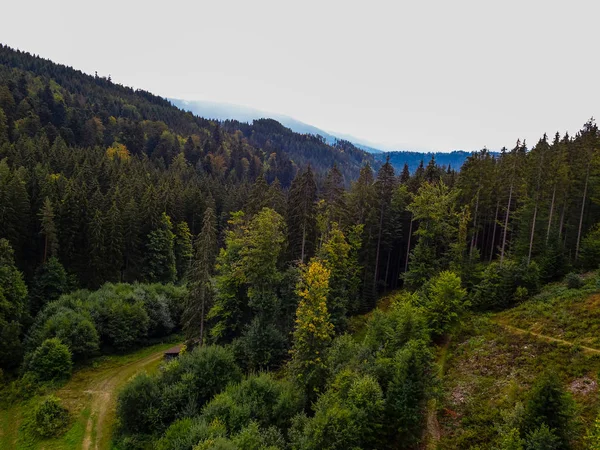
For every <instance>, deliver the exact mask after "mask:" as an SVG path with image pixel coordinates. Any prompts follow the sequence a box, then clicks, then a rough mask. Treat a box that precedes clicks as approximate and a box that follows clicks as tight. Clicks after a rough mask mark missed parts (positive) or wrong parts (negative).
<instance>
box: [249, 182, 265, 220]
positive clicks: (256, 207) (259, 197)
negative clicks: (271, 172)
mask: <svg viewBox="0 0 600 450" xmlns="http://www.w3.org/2000/svg"><path fill="white" fill-rule="evenodd" d="M268 203H269V185H268V184H267V180H265V177H264V175H263V174H260V175H259V176H258V177H257V178H256V181H255V182H254V184H253V185H252V188H251V189H250V194H249V195H248V204H247V206H246V211H247V212H248V215H250V216H253V215H254V214H256V213H258V212H259V211H260V210H261V209H263V208H265V207H267V206H269V204H268Z"/></svg>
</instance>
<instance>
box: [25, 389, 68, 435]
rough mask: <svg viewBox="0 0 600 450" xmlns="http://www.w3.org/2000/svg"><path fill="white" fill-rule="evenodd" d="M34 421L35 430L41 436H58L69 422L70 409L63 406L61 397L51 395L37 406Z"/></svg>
mask: <svg viewBox="0 0 600 450" xmlns="http://www.w3.org/2000/svg"><path fill="white" fill-rule="evenodd" d="M33 421H34V422H33V423H34V429H35V432H36V434H38V435H39V436H41V437H44V438H48V437H52V436H57V435H58V434H59V433H60V432H61V431H63V430H64V429H65V428H66V426H67V424H68V423H69V411H68V410H67V408H65V407H64V406H62V404H61V403H60V399H58V398H56V397H53V396H50V397H47V398H46V399H44V400H43V401H42V403H40V404H39V405H38V406H37V407H36V408H35V411H34V412H33Z"/></svg>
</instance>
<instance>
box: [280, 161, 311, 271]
mask: <svg viewBox="0 0 600 450" xmlns="http://www.w3.org/2000/svg"><path fill="white" fill-rule="evenodd" d="M316 199H317V185H316V183H315V179H314V176H313V172H312V170H311V168H310V167H308V168H307V169H306V170H305V171H304V172H302V173H299V174H298V175H297V176H296V178H294V181H293V182H292V186H291V188H290V195H289V199H288V214H287V224H288V241H289V245H290V252H291V253H290V254H291V259H293V260H294V259H296V260H298V261H300V262H304V261H305V260H306V259H308V258H310V257H311V256H312V255H313V254H314V250H315V244H316V242H315V241H316V227H317V223H316V203H315V202H316Z"/></svg>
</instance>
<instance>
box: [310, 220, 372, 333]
mask: <svg viewBox="0 0 600 450" xmlns="http://www.w3.org/2000/svg"><path fill="white" fill-rule="evenodd" d="M361 231H362V225H357V226H356V227H353V229H351V231H350V237H349V239H347V238H346V236H344V233H343V232H342V230H341V229H340V228H339V226H338V224H337V223H336V222H333V223H332V224H331V230H330V232H329V235H328V237H327V239H326V241H325V242H324V243H323V246H322V247H321V249H320V251H319V257H320V259H321V260H322V264H323V265H324V266H325V267H326V268H327V269H328V270H329V272H330V277H329V294H328V297H327V309H328V310H329V312H330V314H331V322H332V324H333V325H334V327H335V329H336V331H343V330H344V329H345V327H346V314H347V313H348V312H349V310H351V309H354V310H355V309H356V303H357V300H358V299H357V295H358V281H359V280H360V274H359V270H360V268H359V266H358V260H357V258H358V250H359V249H360V244H361V242H360V238H359V237H360V233H361Z"/></svg>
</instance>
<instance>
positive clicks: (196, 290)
mask: <svg viewBox="0 0 600 450" xmlns="http://www.w3.org/2000/svg"><path fill="white" fill-rule="evenodd" d="M216 256H217V230H216V217H215V213H214V211H213V209H212V208H210V207H209V208H207V209H206V211H205V212H204V219H203V221H202V231H201V232H200V234H199V235H198V236H197V237H196V239H195V241H194V258H193V261H192V265H191V269H190V274H189V278H188V287H189V293H188V297H187V299H186V303H185V309H184V312H183V318H182V321H183V331H184V333H185V336H186V339H187V340H188V341H190V340H193V339H199V342H200V345H203V344H204V323H205V317H206V313H207V312H208V310H209V308H210V307H211V303H212V296H213V289H212V286H211V275H212V272H213V268H214V263H215V258H216Z"/></svg>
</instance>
